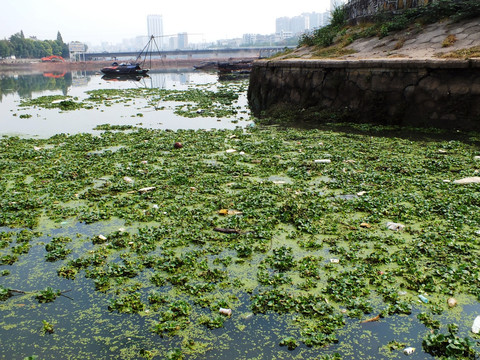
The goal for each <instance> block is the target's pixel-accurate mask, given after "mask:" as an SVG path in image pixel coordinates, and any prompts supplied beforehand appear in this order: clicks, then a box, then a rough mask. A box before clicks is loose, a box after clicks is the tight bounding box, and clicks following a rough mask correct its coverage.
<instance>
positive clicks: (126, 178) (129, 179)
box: [123, 176, 133, 184]
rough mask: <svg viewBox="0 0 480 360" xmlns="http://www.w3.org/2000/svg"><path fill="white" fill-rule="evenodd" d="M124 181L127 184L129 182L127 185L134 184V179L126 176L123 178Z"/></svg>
mask: <svg viewBox="0 0 480 360" xmlns="http://www.w3.org/2000/svg"><path fill="white" fill-rule="evenodd" d="M123 181H125V182H127V183H129V184H130V183H132V182H133V179H132V178H130V177H128V176H124V177H123Z"/></svg>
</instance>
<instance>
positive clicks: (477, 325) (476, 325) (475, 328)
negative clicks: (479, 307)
mask: <svg viewBox="0 0 480 360" xmlns="http://www.w3.org/2000/svg"><path fill="white" fill-rule="evenodd" d="M472 332H473V333H474V334H478V333H480V316H477V317H476V318H475V320H474V321H473V325H472Z"/></svg>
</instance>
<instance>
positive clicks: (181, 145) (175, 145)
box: [173, 141, 183, 149]
mask: <svg viewBox="0 0 480 360" xmlns="http://www.w3.org/2000/svg"><path fill="white" fill-rule="evenodd" d="M173 147H174V148H175V149H181V148H182V147H183V144H182V143H181V142H178V141H177V142H176V143H175V144H173Z"/></svg>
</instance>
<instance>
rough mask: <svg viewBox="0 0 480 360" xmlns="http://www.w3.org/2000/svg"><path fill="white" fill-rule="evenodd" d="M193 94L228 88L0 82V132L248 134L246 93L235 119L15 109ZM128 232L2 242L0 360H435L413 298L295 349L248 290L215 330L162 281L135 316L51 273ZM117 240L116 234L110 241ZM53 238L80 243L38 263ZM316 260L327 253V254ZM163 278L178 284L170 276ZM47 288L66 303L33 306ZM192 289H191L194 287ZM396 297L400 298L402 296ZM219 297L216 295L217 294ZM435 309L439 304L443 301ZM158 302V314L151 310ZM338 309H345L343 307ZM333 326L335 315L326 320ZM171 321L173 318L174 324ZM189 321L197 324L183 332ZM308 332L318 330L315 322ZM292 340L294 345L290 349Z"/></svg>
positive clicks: (131, 108) (70, 222)
mask: <svg viewBox="0 0 480 360" xmlns="http://www.w3.org/2000/svg"><path fill="white" fill-rule="evenodd" d="M198 86H200V87H206V88H219V87H221V86H225V83H220V82H219V80H218V76H217V75H216V74H209V73H196V72H188V71H178V72H157V73H151V74H150V77H148V78H144V79H141V80H139V81H132V80H128V81H106V80H104V79H102V76H101V75H100V74H98V73H67V74H64V75H63V76H61V77H57V78H55V77H52V76H51V75H48V74H23V75H15V76H13V75H12V76H9V75H7V76H3V77H1V78H0V135H1V136H3V137H4V139H7V138H8V137H12V136H18V137H20V138H48V137H51V136H54V135H56V134H60V133H63V134H79V133H93V134H99V133H100V130H94V129H95V127H97V126H99V125H103V124H109V125H114V126H116V125H118V126H124V125H134V126H136V127H138V128H147V129H165V130H167V129H170V130H174V131H176V130H179V129H236V128H247V127H249V126H253V125H252V123H253V121H252V120H251V119H250V116H249V111H248V108H247V102H246V91H245V89H244V90H243V91H242V93H241V94H240V96H239V98H238V100H237V101H236V114H237V115H235V116H204V117H184V116H181V115H178V114H176V113H175V109H176V107H177V106H178V102H163V103H160V102H159V101H157V100H156V99H155V98H153V95H146V96H145V97H136V98H133V99H131V100H129V101H128V102H125V101H114V102H112V103H111V104H108V106H105V105H103V104H102V105H100V106H98V107H95V108H93V109H92V108H88V109H86V108H80V109H77V110H75V111H63V110H59V109H58V108H53V109H49V108H44V107H35V106H28V107H22V106H20V103H21V101H22V100H24V99H35V98H38V97H41V96H51V95H63V96H70V97H72V98H74V99H75V101H82V100H83V99H85V98H87V97H88V95H87V94H86V92H87V91H90V90H102V89H112V90H118V89H130V88H134V89H139V88H146V89H152V88H154V89H155V88H156V89H166V90H172V89H175V90H187V89H191V88H192V87H193V88H195V87H198ZM227 86H228V83H227ZM197 111H198V110H197ZM232 137H234V135H232ZM111 150H112V151H115V149H111ZM89 156H90V155H89ZM172 161H173V160H172ZM212 163H213V162H212ZM2 166H6V165H5V164H4V165H2ZM277 180H278V179H277ZM280 180H282V179H280ZM102 181H103V180H102ZM278 182H280V181H278ZM2 191H4V190H2ZM348 199H350V198H348ZM348 199H347V200H348ZM125 226H126V225H125V222H124V221H121V220H119V219H115V218H114V219H113V220H109V221H107V222H105V221H86V222H81V221H80V222H77V221H75V220H74V219H72V218H69V219H67V220H65V221H62V222H60V223H58V222H57V223H55V224H51V223H49V222H48V221H43V222H41V225H40V226H39V227H38V228H35V229H34V230H35V231H38V232H40V233H41V234H40V233H39V234H38V236H37V235H34V236H33V239H32V240H31V242H30V244H31V245H33V246H31V248H28V249H26V251H25V252H24V253H22V251H21V248H20V244H21V241H20V240H19V235H14V237H15V236H17V241H16V243H11V244H10V245H8V244H7V243H8V242H9V241H7V240H6V242H4V245H2V247H3V249H2V250H0V252H1V255H2V256H3V255H5V254H11V252H9V250H11V248H12V247H13V245H18V247H17V249H20V250H18V251H17V254H19V255H20V254H21V256H19V259H18V261H16V262H14V263H12V264H8V261H7V260H6V258H2V261H3V264H2V265H0V271H1V272H2V276H1V277H0V285H1V286H3V287H4V288H7V289H15V290H19V292H16V291H14V292H13V293H10V295H13V296H10V297H8V298H7V299H6V300H5V301H1V302H0V359H5V360H7V359H8V360H13V359H15V360H17V359H18V360H22V359H25V358H28V359H38V360H41V359H45V360H46V359H152V358H153V359H387V358H393V359H401V358H404V357H406V356H408V358H411V359H432V358H434V357H433V356H431V355H429V354H427V353H425V352H424V351H422V339H423V338H424V337H425V336H426V334H428V333H429V332H430V329H428V328H426V327H425V326H424V325H423V324H421V323H420V322H419V321H418V319H417V315H418V314H419V313H421V312H425V307H426V306H427V305H426V304H424V303H422V302H420V301H419V300H418V299H417V298H416V295H415V294H414V293H409V294H408V295H407V297H408V298H409V299H410V300H411V303H412V304H413V305H412V308H411V314H405V313H403V314H402V313H401V312H400V313H399V314H393V315H390V316H388V317H386V318H385V319H380V321H369V322H360V321H359V319H358V318H356V317H347V316H345V325H344V326H343V327H342V326H340V327H338V330H337V340H336V341H332V342H330V343H329V342H328V341H326V343H327V345H326V346H313V347H309V346H306V345H305V344H304V343H302V342H300V341H295V338H300V335H299V331H300V330H299V328H298V327H297V326H296V325H295V324H296V322H300V320H299V319H297V315H298V314H296V313H295V312H293V313H292V312H286V313H281V314H277V313H274V312H271V311H267V312H266V313H262V312H261V311H260V312H256V313H255V314H254V313H253V312H252V308H251V303H250V296H251V295H252V294H251V292H252V291H254V289H250V290H249V291H243V290H242V289H243V288H241V287H240V288H239V291H238V292H234V293H229V294H227V295H228V296H227V297H226V298H225V299H224V301H226V303H228V302H230V304H232V303H233V304H235V306H234V312H233V315H232V317H231V318H228V320H227V321H225V322H224V323H223V326H216V325H215V321H217V320H218V319H216V318H215V317H214V316H213V317H212V316H210V310H209V307H208V306H202V302H201V301H200V300H198V299H197V300H198V303H194V302H192V301H189V305H188V306H187V307H183V308H182V306H183V305H182V303H176V302H175V299H174V296H175V290H174V289H172V286H171V285H169V284H168V283H166V284H165V283H162V284H160V285H163V286H161V287H162V288H163V289H164V291H165V293H168V296H169V299H168V301H170V304H168V303H167V300H165V301H166V303H162V302H161V301H159V302H158V303H155V302H154V301H150V305H148V306H146V307H144V308H142V309H141V311H133V313H128V311H125V312H123V311H109V309H110V310H112V306H113V305H112V298H114V296H115V292H116V294H117V295H118V294H119V293H121V292H122V291H124V289H122V286H125V287H127V285H124V283H122V282H121V281H118V284H117V285H116V286H115V287H113V288H112V290H107V291H98V283H95V281H92V279H91V278H89V277H88V276H77V277H75V279H73V280H72V279H68V278H65V277H61V276H59V275H58V270H59V268H60V266H61V265H62V264H65V263H66V261H67V260H68V259H70V258H75V257H78V258H81V256H82V254H86V253H89V252H90V253H92V254H93V251H94V249H97V250H98V246H103V245H102V244H100V245H95V243H94V244H93V245H92V242H91V241H90V240H88V241H86V239H96V238H97V237H98V234H106V233H108V232H111V231H113V230H116V229H121V228H123V227H125ZM20 230H21V227H20V228H9V227H0V232H2V233H3V234H4V235H3V236H4V239H7V238H8V236H7V235H5V234H7V233H12V232H13V233H15V234H17V233H18V231H20ZM117 236H119V237H121V235H118V233H117ZM185 236H188V234H185ZM52 238H59V239H61V238H70V239H76V238H77V239H81V240H82V241H78V243H75V240H73V242H71V243H70V244H69V245H68V246H69V249H70V250H71V253H70V255H69V257H67V259H66V260H60V261H46V260H45V256H46V251H45V245H44V244H46V243H49V242H50V241H51V239H52ZM171 241H173V240H171ZM10 242H11V241H10ZM27 242H28V241H27ZM129 244H130V243H129ZM131 244H133V241H132V242H131ZM105 246H106V245H105ZM132 246H133V245H132ZM175 246H176V245H174V248H175ZM209 246H210V245H209ZM97 250H95V251H97ZM190 250H192V251H197V250H196V249H190ZM297 250H298V251H299V253H301V252H302V251H305V249H300V248H298V249H297ZM47 251H48V250H47ZM219 251H220V250H219ZM237 251H240V250H237ZM244 251H246V250H245V249H244ZM192 253H194V252H192ZM227 254H230V255H231V256H233V257H235V256H234V255H235V252H234V251H231V252H230V253H228V251H227ZM296 255H298V254H296ZM323 255H324V256H325V257H329V256H332V255H329V254H328V252H327V253H324V254H323ZM209 256H210V255H209ZM210 257H211V258H210V259H209V261H211V260H212V259H213V256H210ZM226 258H229V256H227V257H226ZM122 259H123V261H124V262H125V263H127V260H126V257H125V256H123V255H120V258H116V259H114V260H113V261H114V262H116V263H117V265H118V267H117V268H116V269H117V270H118V269H124V268H125V266H124V262H122ZM171 259H172V258H170V260H171ZM230 259H231V257H230ZM177 260H178V258H177ZM187 260H188V257H185V258H183V261H184V263H185V262H186V261H187ZM237 260H238V266H239V267H243V268H242V270H241V271H243V274H244V275H243V277H244V278H243V279H240V280H242V281H244V282H246V283H248V282H249V281H250V280H251V278H252V279H255V277H256V275H255V274H253V275H252V274H249V273H248V266H251V265H249V264H248V262H247V263H246V264H243V260H242V261H241V259H237ZM255 261H258V260H255V259H253V260H252V264H254V265H255V266H257V265H258V263H256V264H255ZM114 265H115V264H114ZM136 265H138V264H136ZM179 266H185V264H183V265H182V264H180V265H179ZM225 266H226V265H225ZM327 266H328V267H331V266H332V265H327ZM333 266H335V265H333ZM111 269H115V268H114V267H111ZM88 271H92V272H93V271H94V270H92V269H90V270H88ZM88 271H87V272H88ZM112 271H113V270H112ZM152 274H153V270H152V271H149V270H145V271H141V272H140V273H138V274H137V275H136V277H135V281H136V282H138V283H147V284H150V287H154V286H153V285H152V284H151V283H152V280H151V278H152ZM212 274H216V273H212ZM237 275H238V274H237ZM212 276H213V275H212ZM169 281H170V282H171V283H172V284H174V281H173V280H172V279H169ZM177 281H181V279H180V280H178V279H177ZM157 285H159V284H157ZM47 287H51V288H53V289H59V290H61V291H62V294H61V295H60V296H58V297H57V298H56V299H55V301H52V302H41V301H39V299H38V298H37V297H36V295H35V296H34V294H38V291H39V290H41V289H46V288H47ZM128 287H129V290H128V291H130V292H132V291H133V290H134V289H133V288H134V287H135V285H132V284H131V283H128ZM247 287H248V286H247ZM132 289H133V290H132ZM189 289H190V291H195V290H194V288H189ZM149 290H150V288H149V287H148V286H147V288H144V289H143V291H144V293H143V295H142V301H143V302H144V303H148V301H147V293H148V291H149ZM128 291H127V293H128ZM199 291H205V290H204V289H203V290H202V289H200V290H199ZM216 291H217V290H216ZM220 293H221V290H220ZM254 293H255V291H254ZM399 293H400V294H401V296H406V294H404V292H403V291H402V292H399ZM216 294H217V295H216V296H217V298H219V296H220V295H218V291H217V293H216ZM179 296H180V295H179ZM206 297H207V296H206ZM183 298H184V297H183ZM123 299H124V300H125V299H126V298H123ZM287 300H288V299H287ZM377 300H379V299H377ZM125 301H126V300H125ZM204 301H206V300H204ZM272 301H274V302H275V301H277V300H272ZM278 301H286V299H280V300H278ZM379 301H380V302H381V300H379ZM441 301H442V304H444V299H443V300H441ZM458 301H459V305H458V306H457V307H455V308H454V309H451V310H449V311H444V312H443V315H442V316H441V317H440V320H441V322H442V328H441V331H443V332H444V333H446V330H445V329H446V328H445V325H446V324H450V323H456V324H458V325H459V333H458V334H459V336H460V337H461V338H463V337H470V336H471V335H472V334H471V333H470V328H471V325H472V321H473V319H474V318H475V316H476V315H477V314H479V313H480V305H479V303H478V301H477V300H476V299H475V298H474V297H472V296H462V297H460V298H459V299H458ZM226 303H225V304H226ZM327 303H328V301H327ZM183 304H184V303H183ZM219 304H220V305H222V304H224V302H221V301H220V302H219ZM372 304H373V308H374V309H375V310H373V312H372V315H371V316H368V315H367V316H366V317H364V318H363V319H365V318H370V317H372V318H373V317H374V316H375V314H377V313H378V308H379V307H378V303H377V304H375V299H373V300H372ZM155 305H158V308H157V309H155ZM297 305H299V304H297ZM115 306H117V309H119V308H120V307H119V306H120V305H119V303H116V304H115ZM222 306H223V305H222ZM267 306H270V308H275V306H276V304H270V303H268V304H267ZM315 306H316V307H315ZM315 306H314V307H313V310H312V311H313V312H318V313H320V312H321V310H320V309H319V308H318V306H319V305H318V304H317V305H315ZM210 308H213V306H210ZM113 309H115V307H113ZM158 309H160V310H158ZM343 310H344V311H345V312H346V309H343ZM343 310H342V311H343ZM182 311H183V312H184V313H182ZM163 313H165V314H170V315H168V316H171V317H172V321H171V323H172V324H173V326H174V328H170V329H168V328H164V330H163V332H162V331H160V334H158V333H155V332H154V331H152V328H155V323H156V321H157V320H158V318H162V317H164V318H165V316H167V315H165V314H163ZM179 313H180V315H178V314H179ZM162 314H163V315H162ZM187 315H189V316H190V317H188V316H187ZM185 316H187V317H186V319H187V320H185ZM208 316H210V317H209V318H208ZM205 318H206V319H207V320H205ZM179 319H180V320H182V321H183V322H182V321H180V320H179ZM201 319H204V320H201ZM208 319H210V320H208ZM322 319H323V318H322ZM333 319H334V318H333V317H332V321H334V320H333ZM337 319H338V317H337ZM173 320H178V321H177V325H175V322H173ZM377 320H378V319H377ZM185 321H186V322H185ZM302 321H303V320H302ZM45 322H46V323H48V324H52V325H53V327H54V332H53V333H49V332H48V331H46V330H45V329H46V328H45V326H44V325H45ZM191 322H196V323H198V325H197V326H191ZM313 322H315V320H313ZM164 323H168V321H165V322H164ZM200 324H206V325H207V326H204V325H200ZM303 325H305V324H303ZM175 326H177V327H178V328H175ZM309 326H310V327H311V328H312V329H313V328H315V325H314V324H313V323H312V324H311V325H309ZM182 327H187V328H188V329H190V330H189V332H187V333H185V332H181V330H183V328H182ZM304 328H305V327H304ZM306 328H308V326H307V327H306ZM165 329H166V330H165ZM177 331H180V334H181V336H179V335H175V333H176V332H177ZM169 332H171V333H169ZM288 339H293V340H292V341H290V342H289V341H288ZM319 341H320V340H319ZM476 341H477V343H475V340H474V345H473V346H474V347H476V349H477V350H478V338H477V339H476ZM295 342H296V344H295V346H291V348H290V349H289V346H288V345H289V344H293V343H295ZM328 343H329V344H328ZM280 344H282V345H283V346H281V345H280ZM407 347H413V348H415V349H416V350H415V351H414V352H413V353H412V354H411V355H405V354H404V349H405V348H407ZM337 353H338V355H336V354H337Z"/></svg>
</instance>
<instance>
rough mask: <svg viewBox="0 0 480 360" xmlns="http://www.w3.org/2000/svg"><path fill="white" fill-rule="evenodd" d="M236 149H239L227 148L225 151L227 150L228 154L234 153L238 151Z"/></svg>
mask: <svg viewBox="0 0 480 360" xmlns="http://www.w3.org/2000/svg"><path fill="white" fill-rule="evenodd" d="M236 151H237V150H235V149H227V150H225V152H226V153H227V154H231V153H234V152H236Z"/></svg>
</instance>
